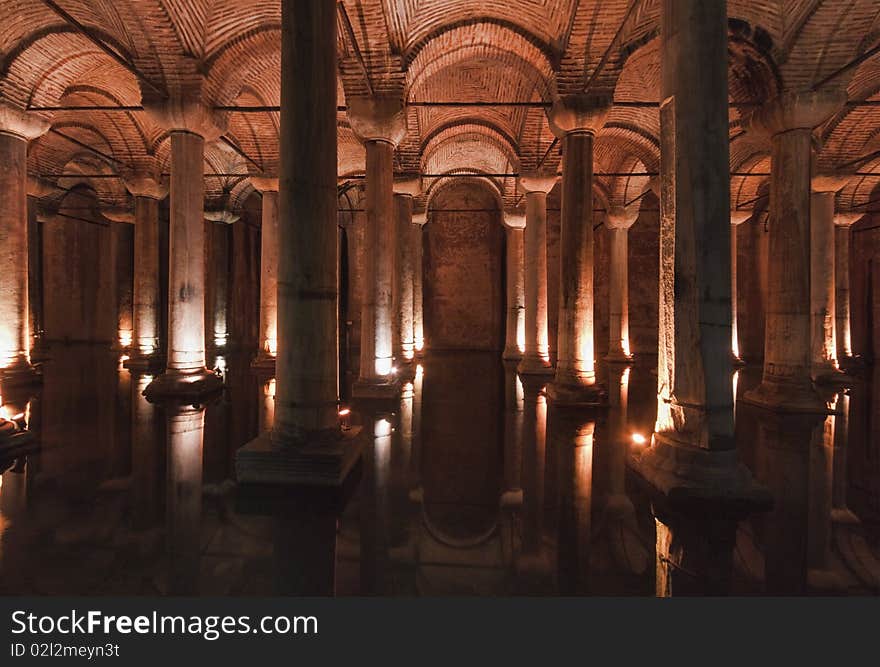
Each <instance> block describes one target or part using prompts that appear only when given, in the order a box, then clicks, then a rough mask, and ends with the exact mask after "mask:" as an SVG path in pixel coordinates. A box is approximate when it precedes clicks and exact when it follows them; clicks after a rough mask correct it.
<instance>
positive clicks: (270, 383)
mask: <svg viewBox="0 0 880 667" xmlns="http://www.w3.org/2000/svg"><path fill="white" fill-rule="evenodd" d="M274 423H275V378H269V379H268V380H266V381H265V382H261V383H260V415H259V427H260V433H265V432H266V431H271V430H272V426H273V424H274Z"/></svg>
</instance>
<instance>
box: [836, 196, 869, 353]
mask: <svg viewBox="0 0 880 667" xmlns="http://www.w3.org/2000/svg"><path fill="white" fill-rule="evenodd" d="M862 217H864V213H837V214H835V216H834V290H835V291H834V314H835V327H834V332H835V340H836V342H837V361H838V362H839V363H843V364H846V363H848V362H849V361H851V359H852V356H853V353H852V329H851V326H852V320H851V312H850V301H849V255H850V239H851V237H852V231H851V229H850V228H851V227H852V226H853V224H854V223H855V222H857V221H858V220H860V219H861V218H862Z"/></svg>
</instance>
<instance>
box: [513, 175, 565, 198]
mask: <svg viewBox="0 0 880 667" xmlns="http://www.w3.org/2000/svg"><path fill="white" fill-rule="evenodd" d="M558 179H559V177H558V176H557V175H556V174H541V173H538V172H535V171H533V172H526V173H522V174H520V175H519V181H518V183H519V189H520V190H522V191H523V192H525V193H526V194H529V193H531V192H543V193H544V194H547V193H548V192H550V190H552V189H553V186H554V185H556V181H557V180H558Z"/></svg>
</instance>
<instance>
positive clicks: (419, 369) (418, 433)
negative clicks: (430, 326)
mask: <svg viewBox="0 0 880 667" xmlns="http://www.w3.org/2000/svg"><path fill="white" fill-rule="evenodd" d="M424 380H425V370H424V367H423V366H422V365H421V364H418V365H417V366H416V375H415V378H414V379H413V401H412V428H411V431H412V444H411V446H410V457H409V482H408V483H409V488H410V489H412V490H415V489H417V488H418V487H419V485H421V483H422V482H421V480H422V474H421V468H420V466H421V454H422V386H423V384H424Z"/></svg>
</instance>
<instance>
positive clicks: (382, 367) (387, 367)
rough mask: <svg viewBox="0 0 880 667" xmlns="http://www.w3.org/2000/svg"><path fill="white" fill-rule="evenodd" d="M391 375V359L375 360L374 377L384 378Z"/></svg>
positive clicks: (381, 358)
mask: <svg viewBox="0 0 880 667" xmlns="http://www.w3.org/2000/svg"><path fill="white" fill-rule="evenodd" d="M390 373H391V357H377V358H376V375H381V376H385V375H388V374H390Z"/></svg>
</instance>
